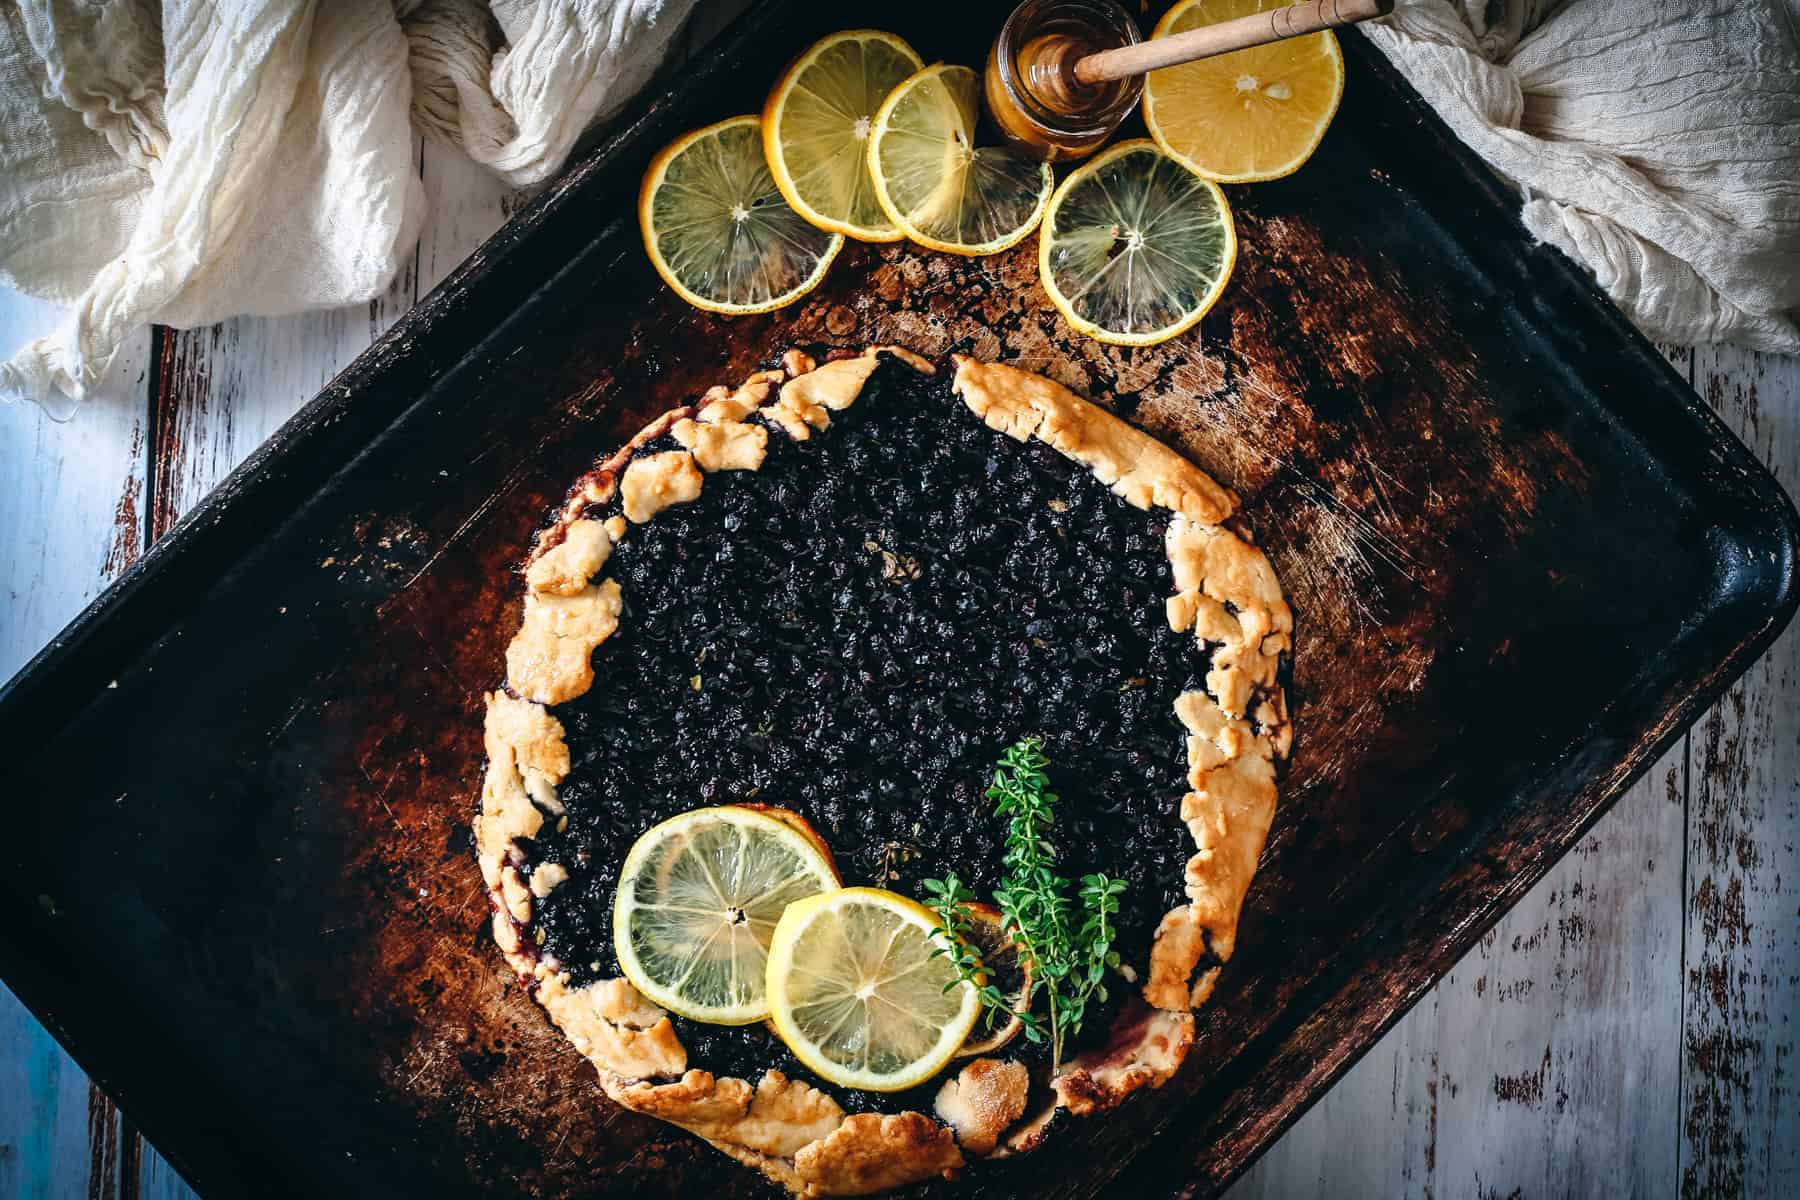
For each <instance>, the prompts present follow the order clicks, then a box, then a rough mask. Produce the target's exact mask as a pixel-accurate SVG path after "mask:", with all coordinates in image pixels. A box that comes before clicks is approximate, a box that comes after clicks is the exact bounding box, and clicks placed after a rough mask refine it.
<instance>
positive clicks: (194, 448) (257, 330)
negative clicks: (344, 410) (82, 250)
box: [150, 264, 415, 537]
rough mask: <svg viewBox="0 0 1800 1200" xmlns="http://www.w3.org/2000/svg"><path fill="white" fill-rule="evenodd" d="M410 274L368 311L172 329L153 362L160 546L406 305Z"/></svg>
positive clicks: (154, 510)
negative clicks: (197, 504)
mask: <svg viewBox="0 0 1800 1200" xmlns="http://www.w3.org/2000/svg"><path fill="white" fill-rule="evenodd" d="M414 290H415V285H414V268H413V266H412V265H410V264H409V265H408V266H407V267H406V268H405V269H404V270H402V271H401V272H400V275H399V277H398V278H396V279H395V280H394V283H393V285H392V286H391V287H390V288H389V289H388V291H387V293H386V294H385V295H383V296H381V297H379V298H377V299H375V300H372V301H370V302H369V303H368V304H366V305H358V306H355V307H351V308H340V309H331V310H327V311H323V312H311V313H299V314H296V315H293V316H287V317H236V318H233V319H232V320H229V321H225V322H223V323H221V324H218V325H213V326H210V327H208V328H205V329H191V330H170V331H169V332H168V334H167V335H166V336H165V337H164V339H163V343H162V347H161V353H160V355H159V359H158V363H157V372H158V380H157V393H156V394H157V403H156V406H155V412H154V413H153V414H152V417H153V422H154V438H155V441H154V444H153V450H154V457H153V464H154V466H153V469H154V476H153V483H152V496H153V503H152V505H151V512H150V531H151V535H152V536H153V537H161V536H162V535H163V534H165V533H167V532H168V531H169V529H170V528H172V527H173V526H174V524H175V521H176V520H177V519H178V518H179V517H180V516H181V514H182V513H184V512H186V511H187V510H188V509H189V508H191V507H192V506H193V505H194V503H195V502H196V501H197V500H199V499H200V498H201V497H202V496H204V495H206V493H207V492H209V491H211V490H212V489H213V488H214V487H215V486H216V485H217V484H218V482H219V481H220V480H221V479H223V478H225V476H226V475H227V474H229V473H230V472H231V469H232V468H233V467H235V466H237V464H238V463H240V462H242V461H243V459H244V457H245V456H246V455H248V454H249V453H250V452H251V451H252V450H254V449H256V448H257V447H258V446H260V445H262V444H263V442H264V441H265V440H267V438H268V436H269V435H270V434H271V433H273V432H275V430H276V429H278V428H279V427H280V426H281V424H282V423H283V422H285V421H286V420H287V419H288V418H289V417H291V416H293V415H294V413H295V412H296V411H297V410H298V409H299V408H300V406H301V405H303V404H305V403H306V402H307V401H308V400H310V399H312V398H313V396H314V395H316V394H317V393H318V391H319V389H320V388H322V387H324V386H325V385H326V384H327V383H329V382H330V381H331V378H332V376H334V375H336V374H337V373H338V371H340V370H342V369H343V367H344V365H345V364H347V363H348V362H349V361H350V360H351V359H353V358H355V357H356V356H357V355H358V354H360V353H362V351H363V350H364V349H365V348H366V347H367V346H368V344H369V343H370V342H371V341H373V340H374V339H375V338H376V337H377V336H378V335H379V334H381V333H382V332H383V331H384V330H386V329H387V327H388V326H389V325H391V324H393V323H394V321H395V320H397V319H398V318H399V316H400V314H401V313H403V312H405V311H406V310H407V309H408V308H410V307H411V306H412V302H413V299H414Z"/></svg>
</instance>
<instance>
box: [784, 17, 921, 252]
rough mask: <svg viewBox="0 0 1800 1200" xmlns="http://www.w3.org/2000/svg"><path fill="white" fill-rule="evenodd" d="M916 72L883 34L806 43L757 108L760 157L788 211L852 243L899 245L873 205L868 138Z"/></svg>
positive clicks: (908, 51) (901, 48) (905, 50)
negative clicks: (887, 102) (882, 110)
mask: <svg viewBox="0 0 1800 1200" xmlns="http://www.w3.org/2000/svg"><path fill="white" fill-rule="evenodd" d="M924 65H925V63H924V62H923V60H921V59H920V58H919V56H918V55H917V54H916V53H914V52H913V48H912V47H911V46H909V45H907V44H906V43H905V42H903V41H901V40H900V39H899V38H897V37H895V36H894V35H893V34H891V33H882V32H881V31H880V30H878V29H848V30H845V31H844V32H842V33H834V34H832V35H831V36H830V37H827V38H821V39H820V40H819V41H817V42H814V43H813V44H812V45H811V46H810V47H808V48H807V50H806V52H805V53H803V54H801V55H800V57H799V58H797V59H795V60H794V63H793V65H792V66H790V67H789V68H788V69H787V70H786V71H784V72H782V75H781V78H780V79H779V80H777V81H776V83H775V87H774V89H773V90H772V91H770V92H769V99H768V101H767V102H766V103H765V104H764V105H763V115H762V121H763V124H762V133H763V151H764V153H765V154H767V156H768V161H769V172H770V174H771V175H772V176H773V177H774V179H775V186H777V187H778V188H780V189H781V194H782V195H783V196H784V197H786V198H787V202H788V204H789V205H791V206H792V207H793V209H794V211H795V212H797V213H799V214H800V215H801V216H802V217H805V218H806V219H807V220H808V221H810V222H811V223H812V224H814V225H817V226H818V227H819V228H820V229H825V230H829V231H830V232H832V233H841V234H843V235H844V236H845V237H852V238H856V239H857V240H859V241H864V242H897V241H899V240H900V238H901V237H902V236H903V235H902V234H901V232H900V230H899V227H898V226H896V225H895V224H894V223H893V222H892V221H890V220H888V218H887V214H885V213H883V212H882V211H881V205H880V204H878V203H877V202H876V200H875V185H874V182H873V181H872V180H871V179H870V178H869V156H868V152H867V151H868V140H869V132H870V130H871V129H872V128H873V127H874V123H875V110H876V109H878V108H879V107H881V102H882V101H883V100H884V99H886V98H887V94H888V93H889V92H890V91H892V90H893V89H894V87H895V86H896V85H898V84H899V83H900V81H901V80H903V79H905V78H906V77H907V76H908V75H911V74H912V73H913V72H914V71H917V70H918V69H919V68H920V67H922V66H924Z"/></svg>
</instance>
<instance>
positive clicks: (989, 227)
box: [869, 63, 1056, 255]
mask: <svg viewBox="0 0 1800 1200" xmlns="http://www.w3.org/2000/svg"><path fill="white" fill-rule="evenodd" d="M980 116H981V81H980V80H979V79H978V78H977V76H976V74H975V72H974V71H972V70H970V69H969V68H968V67H956V66H946V65H945V64H943V63H938V64H936V65H935V66H930V67H926V68H925V69H924V70H923V71H920V72H918V73H917V74H916V75H913V76H912V77H911V78H909V79H907V80H906V82H904V83H902V84H901V85H900V86H899V87H897V88H895V89H894V90H893V92H892V93H891V94H890V95H889V96H888V98H887V99H886V100H884V101H882V104H881V108H880V110H879V111H877V112H876V114H875V127H874V132H873V133H872V134H871V135H870V137H869V171H870V174H871V175H873V176H874V180H875V198H876V200H877V201H878V202H879V203H880V205H881V208H882V211H883V212H885V213H887V216H888V219H889V220H890V221H892V222H893V223H894V224H895V225H896V226H898V227H899V228H900V229H901V230H902V231H903V232H904V233H905V234H906V236H907V237H909V238H911V239H912V240H913V241H915V242H917V243H918V244H919V245H921V246H924V247H926V248H927V249H931V250H943V251H946V252H948V253H951V254H965V255H973V254H996V253H998V252H999V251H1001V250H1004V249H1006V248H1007V247H1008V246H1013V245H1016V244H1018V243H1019V242H1020V241H1022V240H1023V239H1024V238H1025V237H1026V235H1027V234H1029V233H1030V232H1031V231H1032V230H1033V229H1036V228H1037V224H1038V221H1039V219H1040V218H1042V217H1043V215H1044V206H1045V204H1047V203H1049V200H1050V191H1051V189H1052V187H1053V186H1054V185H1055V182H1056V180H1055V177H1054V176H1053V175H1052V174H1051V172H1050V164H1049V163H1042V162H1038V161H1037V160H1035V159H1033V158H1031V157H1029V156H1028V155H1025V154H1022V153H1020V152H1019V151H1017V150H1014V149H1012V148H1010V147H1007V146H977V145H976V144H975V129H976V123H977V121H978V120H979V119H980Z"/></svg>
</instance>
